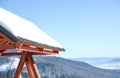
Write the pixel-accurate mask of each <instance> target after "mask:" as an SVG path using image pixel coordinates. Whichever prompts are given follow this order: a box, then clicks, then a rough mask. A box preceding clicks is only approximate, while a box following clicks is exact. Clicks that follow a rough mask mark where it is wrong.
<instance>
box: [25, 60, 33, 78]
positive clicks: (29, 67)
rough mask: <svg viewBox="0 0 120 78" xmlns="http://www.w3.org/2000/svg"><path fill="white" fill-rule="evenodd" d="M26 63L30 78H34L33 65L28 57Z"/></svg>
mask: <svg viewBox="0 0 120 78" xmlns="http://www.w3.org/2000/svg"><path fill="white" fill-rule="evenodd" d="M25 64H26V67H27V71H28V75H29V78H34V73H33V70H32V67H31V65H30V62H29V61H28V59H26V61H25Z"/></svg>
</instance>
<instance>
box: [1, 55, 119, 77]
mask: <svg viewBox="0 0 120 78" xmlns="http://www.w3.org/2000/svg"><path fill="white" fill-rule="evenodd" d="M15 59H18V58H15ZM15 59H14V60H15ZM34 59H35V61H36V63H37V66H38V69H39V72H40V73H41V76H42V78H120V71H119V70H105V69H99V68H96V67H93V66H91V65H89V64H87V63H84V62H79V61H71V60H68V59H63V58H59V57H50V56H48V57H43V56H35V57H34ZM11 60H12V59H9V58H6V59H2V63H0V65H1V66H3V65H4V66H5V65H6V66H7V64H9V65H11V68H10V71H9V70H7V69H6V70H5V69H4V70H2V71H1V72H0V78H13V74H14V72H15V69H14V68H15V66H14V65H15V64H14V63H13V64H10V61H11ZM4 61H7V63H5V62H4ZM1 66H0V67H1ZM6 68H9V67H6ZM0 70H1V69H0ZM22 78H28V77H27V74H26V69H24V70H23V74H22Z"/></svg>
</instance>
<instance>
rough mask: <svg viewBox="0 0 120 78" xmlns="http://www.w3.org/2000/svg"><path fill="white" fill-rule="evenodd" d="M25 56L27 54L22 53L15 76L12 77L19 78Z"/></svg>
mask: <svg viewBox="0 0 120 78" xmlns="http://www.w3.org/2000/svg"><path fill="white" fill-rule="evenodd" d="M27 54H28V52H23V53H22V56H21V58H20V61H19V64H18V67H17V70H16V72H15V75H14V78H20V75H21V73H22V69H23V65H24V62H25V60H26V58H27Z"/></svg>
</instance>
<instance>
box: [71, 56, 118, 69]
mask: <svg viewBox="0 0 120 78" xmlns="http://www.w3.org/2000/svg"><path fill="white" fill-rule="evenodd" d="M71 60H74V61H82V62H86V63H88V64H90V65H93V66H95V67H99V68H103V69H119V70H120V57H96V58H86V57H84V58H74V59H71Z"/></svg>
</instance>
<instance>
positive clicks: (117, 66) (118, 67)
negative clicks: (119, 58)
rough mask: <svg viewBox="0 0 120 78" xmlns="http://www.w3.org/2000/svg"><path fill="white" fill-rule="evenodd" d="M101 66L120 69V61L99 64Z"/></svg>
mask: <svg viewBox="0 0 120 78" xmlns="http://www.w3.org/2000/svg"><path fill="white" fill-rule="evenodd" d="M97 67H99V68H103V69H120V63H116V64H107V63H106V64H102V65H99V66H97Z"/></svg>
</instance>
